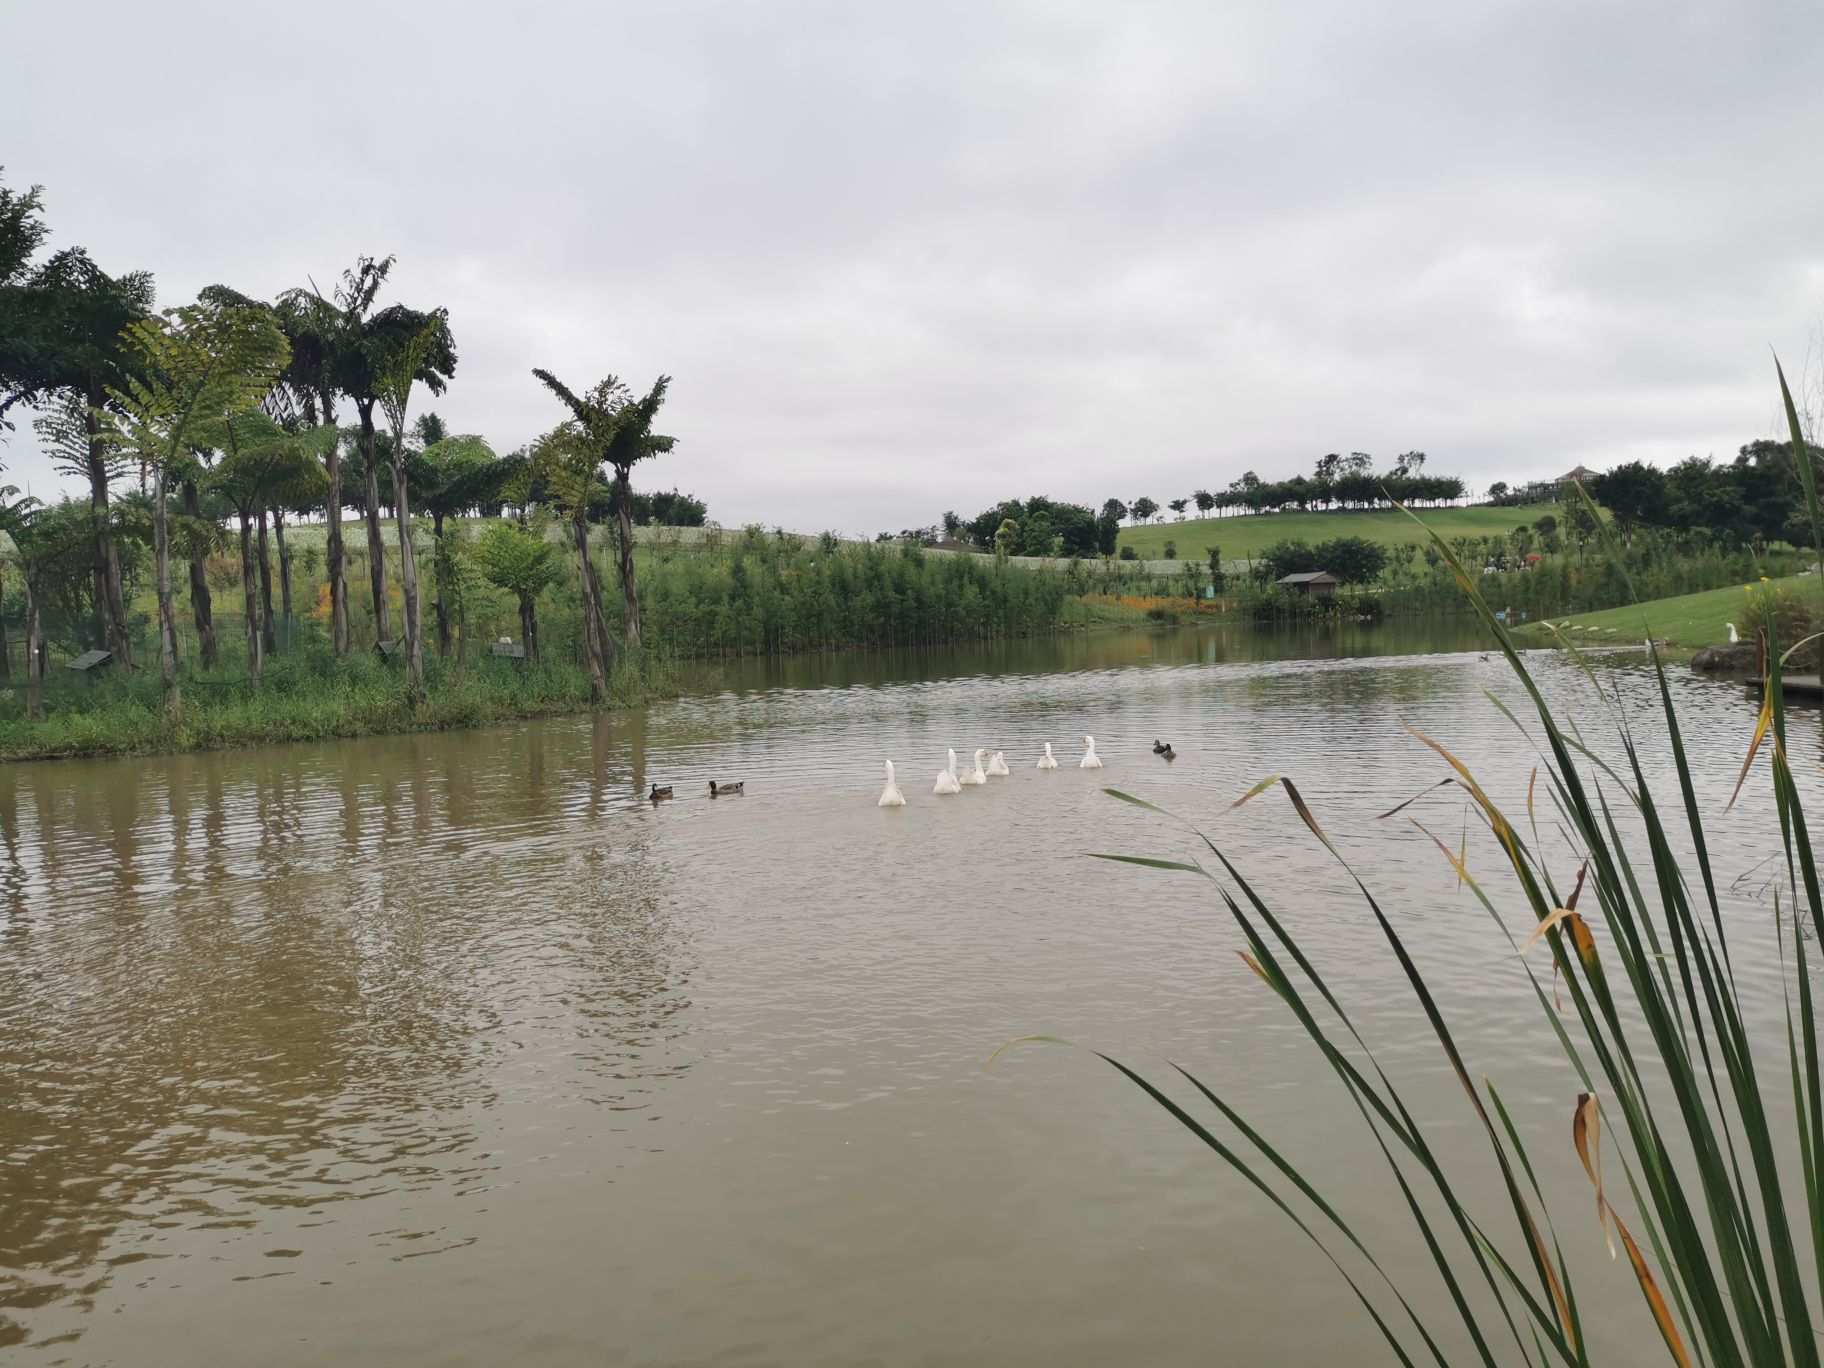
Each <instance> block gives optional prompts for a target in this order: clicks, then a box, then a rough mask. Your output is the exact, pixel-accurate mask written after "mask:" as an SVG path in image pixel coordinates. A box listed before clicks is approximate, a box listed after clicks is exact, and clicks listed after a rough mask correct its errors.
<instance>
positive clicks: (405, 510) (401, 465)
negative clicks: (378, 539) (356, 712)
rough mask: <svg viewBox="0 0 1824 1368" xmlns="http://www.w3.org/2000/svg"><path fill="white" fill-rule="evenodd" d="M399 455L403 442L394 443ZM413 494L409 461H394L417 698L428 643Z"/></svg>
mask: <svg viewBox="0 0 1824 1368" xmlns="http://www.w3.org/2000/svg"><path fill="white" fill-rule="evenodd" d="M393 445H394V450H395V453H397V452H398V451H400V450H402V449H403V445H404V444H403V443H402V442H398V441H395V442H394V444H393ZM410 496H411V491H410V490H409V489H408V488H406V474H405V462H404V461H402V460H398V459H395V460H394V461H393V517H394V519H395V520H396V521H397V523H398V525H399V584H400V588H401V590H402V591H403V594H402V596H403V598H404V600H405V681H406V688H407V689H408V690H409V691H410V693H411V696H412V697H413V698H414V699H418V698H422V697H424V643H423V641H421V640H420V636H421V633H420V632H419V630H418V556H417V554H416V553H415V552H414V551H413V550H412V506H411V497H410Z"/></svg>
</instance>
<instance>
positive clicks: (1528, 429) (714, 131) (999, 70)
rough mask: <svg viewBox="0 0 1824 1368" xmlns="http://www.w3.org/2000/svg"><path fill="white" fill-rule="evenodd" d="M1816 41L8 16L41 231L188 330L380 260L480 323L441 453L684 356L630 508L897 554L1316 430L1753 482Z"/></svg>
mask: <svg viewBox="0 0 1824 1368" xmlns="http://www.w3.org/2000/svg"><path fill="white" fill-rule="evenodd" d="M77 33H85V34H91V35H95V36H96V38H97V40H98V41H97V42H96V43H95V44H94V45H93V46H91V47H86V48H85V49H84V64H85V71H84V79H83V80H82V82H81V90H82V97H81V98H74V97H73V96H72V89H73V87H72V80H71V75H70V72H69V69H68V65H69V63H68V60H66V59H67V55H68V54H69V53H70V52H71V51H73V48H72V35H74V34H77ZM1820 38H1824V14H1821V13H1820V12H1819V11H1818V10H1817V9H1816V7H1815V6H1813V5H1809V4H1799V3H1792V4H1786V3H1777V4H1776V3H1766V4H1759V5H1745V4H1721V3H1718V4H1705V3H1689V4H1683V5H1675V6H1665V5H1647V4H1633V3H1594V4H1592V3H1587V2H1586V3H1577V4H1568V3H1566V4H1538V3H1489V4H1468V3H1451V4H1444V3H1437V4H1433V3H1407V4H1397V5H1396V4H1379V5H1364V4H1360V3H1348V4H1345V3H1310V4H1302V5H1276V4H1265V3H1261V4H1252V5H1245V6H1242V5H1228V6H1207V5H1192V4H1177V5H1163V4H1150V5H1149V4H1140V5H1123V6H1108V5H1103V4H1097V5H1089V4H1082V5H1074V6H1073V5H1052V4H1046V5H1039V4H1030V5H1029V4H974V5H965V4H938V5H921V6H891V7H889V6H861V5H854V4H838V3H828V4H775V5H768V6H731V5H725V4H708V3H703V4H683V5H658V4H651V5H616V4H610V5H600V4H581V3H561V2H554V3H548V4H542V5H537V6H526V7H523V8H518V9H513V8H509V7H504V6H490V7H473V8H469V9H460V10H459V9H456V8H454V7H449V6H435V7H433V6H428V5H425V6H405V5H392V6H389V5H382V4H373V3H368V4H362V5H346V4H338V3H326V4H323V5H319V6H313V7H307V8H305V9H301V10H300V9H295V8H291V9H279V8H276V7H267V6H232V7H218V6H213V5H201V4H193V3H175V4H172V5H169V6H164V7H158V8H156V9H153V8H151V7H145V6H130V5H126V4H101V3H94V4H88V5H82V4H77V5H66V6H61V7H57V8H55V9H53V8H51V7H48V6H33V7H30V8H29V10H28V9H25V8H16V9H13V10H9V11H8V12H7V13H6V14H4V15H3V16H0V51H4V52H6V53H8V54H10V57H9V64H10V70H9V72H8V79H7V81H6V82H5V83H4V86H3V87H0V121H3V126H4V127H5V128H6V129H7V130H8V136H7V138H6V140H5V152H4V160H5V162H6V166H7V176H8V179H9V181H10V182H11V183H13V184H20V183H25V182H30V181H41V182H43V183H44V184H45V185H46V187H47V191H48V198H49V208H50V213H49V217H50V221H51V223H52V226H53V228H54V230H55V232H56V234H57V237H56V241H57V242H60V243H65V242H80V243H83V244H85V245H88V246H90V247H91V248H92V249H93V250H94V251H95V252H96V253H97V255H98V257H99V258H100V259H101V260H102V261H103V262H104V263H105V264H107V265H109V266H111V267H113V268H118V269H125V268H127V267H130V266H142V265H143V266H146V267H149V268H151V269H153V270H154V271H155V272H156V273H157V274H158V277H159V284H160V294H161V299H163V300H164V301H166V302H176V301H178V300H180V299H182V298H185V297H188V296H189V295H190V294H191V293H193V292H194V290H195V289H196V288H198V287H199V286H201V285H203V284H207V283H209V282H210V281H213V280H223V281H226V282H229V283H232V284H235V285H236V286H237V287H239V288H241V289H244V290H247V291H249V292H252V293H259V294H267V295H270V294H272V293H275V292H276V291H278V290H279V289H282V288H284V287H286V286H288V285H291V284H294V283H297V282H298V281H300V280H302V279H303V278H304V276H305V275H306V273H311V274H314V275H315V276H316V278H317V279H318V280H319V281H320V282H323V283H325V284H327V283H328V278H329V277H331V276H333V275H334V274H335V272H336V271H338V270H339V269H340V268H341V267H342V266H343V265H345V264H347V263H348V262H349V261H350V260H352V259H353V257H354V256H355V255H356V254H357V253H359V252H363V251H367V252H387V251H391V252H397V253H398V254H399V256H400V267H399V270H398V272H397V274H396V276H395V282H394V288H393V290H392V291H391V297H394V298H398V299H402V300H406V301H410V302H414V303H420V304H424V303H445V304H447V305H449V307H450V308H451V310H452V314H453V317H454V324H455V328H456V331H457V336H458V342H459V345H460V349H461V353H462V362H461V367H460V369H459V371H458V374H457V378H456V383H455V385H454V387H453V388H452V390H451V393H450V394H449V395H448V396H447V397H446V399H444V400H442V401H439V402H438V405H437V406H438V408H439V410H440V411H441V412H443V413H444V415H445V416H446V418H447V419H448V420H449V421H450V422H451V423H452V425H453V426H455V427H457V428H459V429H464V430H475V431H480V432H483V433H485V434H487V435H488V436H489V437H490V438H491V439H492V440H493V441H494V442H495V443H496V444H497V445H498V446H500V447H501V448H503V449H507V448H511V447H513V446H515V445H517V444H519V443H520V442H522V441H525V440H527V439H529V438H531V437H532V436H534V435H535V434H536V433H537V432H538V431H539V430H540V429H541V428H543V427H545V426H548V425H549V424H550V423H551V422H552V421H554V420H555V418H556V417H557V414H556V412H555V410H554V407H553V405H552V404H551V403H550V402H548V400H547V398H546V396H545V395H544V394H543V393H542V391H541V390H540V389H539V388H538V386H537V385H536V383H535V382H534V381H533V380H532V379H531V377H530V375H529V374H528V372H529V369H530V367H531V366H533V365H548V366H550V367H551V368H553V369H554V370H556V371H557V372H558V373H560V374H562V375H566V376H570V377H573V378H575V379H577V380H578V381H587V380H589V379H591V378H594V377H595V376H597V375H599V374H600V373H602V372H604V371H608V370H613V371H616V372H619V373H621V374H623V375H626V376H628V377H629V378H630V379H632V380H635V381H636V382H643V381H646V380H649V379H650V378H651V377H652V376H653V375H656V374H658V373H659V372H661V371H664V372H668V373H671V374H672V375H674V376H675V377H676V379H675V385H674V390H673V399H672V402H671V404H670V406H669V407H668V409H667V411H666V415H665V426H666V428H667V429H668V430H670V431H672V432H675V433H676V434H677V435H678V436H679V437H680V438H681V439H682V445H681V446H680V448H679V451H678V452H677V454H676V456H675V457H673V458H671V459H669V460H667V461H666V462H664V463H663V465H662V467H661V468H659V469H656V470H655V471H653V472H652V475H651V477H650V478H656V479H658V480H659V481H661V482H662V483H665V484H670V483H673V482H675V483H678V484H680V485H682V486H683V487H685V488H689V489H694V490H696V491H698V492H699V493H702V494H704V495H706V496H707V497H708V498H709V500H710V502H711V506H712V511H713V512H714V513H715V514H716V515H718V516H719V517H721V518H722V519H724V520H725V521H731V522H739V521H745V520H749V519H752V520H756V521H762V522H766V523H769V524H770V523H783V524H786V525H788V526H797V527H806V528H816V527H822V526H825V525H834V526H838V527H842V528H845V529H851V530H858V531H859V530H869V531H872V530H878V529H879V528H883V527H894V528H897V527H900V526H903V525H906V524H909V523H919V522H928V521H931V520H934V519H935V518H936V517H937V515H938V514H939V513H940V512H942V510H943V509H944V508H946V507H957V508H961V509H964V510H966V511H967V510H973V509H974V508H976V507H979V506H980V505H982V504H983V503H985V502H986V501H988V500H990V499H993V498H996V497H1001V496H1004V495H1011V494H1026V493H1030V492H1034V491H1039V490H1043V491H1046V492H1050V493H1053V494H1056V495H1059V496H1064V497H1073V498H1077V499H1081V500H1084V501H1092V502H1099V501H1100V500H1101V499H1102V498H1104V497H1106V496H1107V495H1109V494H1120V495H1122V496H1125V497H1131V496H1133V495H1136V494H1139V493H1142V492H1150V493H1152V494H1154V496H1155V497H1168V496H1171V495H1172V494H1174V493H1175V492H1182V491H1188V490H1189V489H1191V488H1193V487H1195V486H1198V485H1211V486H1215V485H1220V484H1225V483H1227V482H1228V481H1229V480H1230V479H1232V478H1234V477H1235V476H1236V475H1238V474H1239V473H1240V472H1241V471H1242V470H1244V469H1247V468H1253V469H1257V470H1259V471H1261V472H1263V473H1277V472H1290V471H1292V470H1295V469H1305V468H1307V467H1308V466H1309V464H1310V462H1311V461H1312V460H1313V459H1314V458H1315V457H1316V456H1317V455H1318V454H1320V453H1321V452H1323V451H1326V450H1332V449H1345V450H1347V449H1362V450H1368V451H1373V452H1376V453H1381V454H1392V453H1394V452H1397V451H1400V450H1404V449H1407V448H1410V447H1421V448H1424V449H1425V450H1427V451H1429V452H1430V453H1432V458H1433V463H1434V465H1436V466H1438V467H1440V468H1442V469H1447V470H1452V471H1457V472H1460V473H1462V474H1464V475H1465V476H1466V477H1468V478H1469V479H1470V480H1471V481H1472V482H1485V481H1487V480H1490V479H1495V478H1507V479H1513V478H1516V477H1520V476H1526V475H1532V474H1549V473H1555V472H1556V471H1557V470H1560V469H1563V468H1564V467H1566V466H1568V465H1571V464H1574V463H1576V462H1579V461H1581V462H1583V463H1585V464H1589V465H1592V466H1601V465H1605V464H1608V463H1610V462H1612V461H1615V460H1619V459H1627V458H1630V457H1633V456H1636V455H1641V456H1646V457H1648V458H1650V459H1656V460H1674V459H1677V458H1678V457H1680V456H1682V455H1684V454H1686V453H1687V452H1688V451H1693V450H1696V451H1714V452H1717V453H1719V454H1722V453H1727V452H1729V451H1731V450H1733V449H1734V447H1735V446H1736V445H1738V444H1739V443H1740V442H1742V441H1745V440H1748V439H1750V438H1752V437H1754V436H1757V435H1761V434H1762V433H1764V432H1766V431H1768V430H1769V429H1770V425H1771V423H1772V420H1773V416H1774V411H1773V406H1772V404H1771V402H1770V395H1769V393H1768V383H1769V378H1770V369H1771V368H1770V365H1769V363H1768V353H1767V348H1768V347H1769V346H1770V345H1774V346H1778V347H1779V348H1780V349H1781V351H1782V352H1783V353H1784V354H1787V355H1789V356H1794V357H1799V356H1803V354H1804V352H1805V348H1806V345H1807V342H1808V340H1809V338H1810V337H1811V335H1812V328H1813V326H1814V322H1815V320H1816V319H1817V318H1818V316H1819V314H1820V308H1821V306H1824V232H1821V230H1824V212H1821V211H1820V209H1819V206H1818V202H1817V199H1816V196H1815V194H1813V193H1812V192H1811V191H1810V190H1809V188H1808V187H1807V185H1806V184H1805V181H1806V178H1807V175H1808V167H1807V155H1806V153H1807V147H1806V141H1805V140H1806V137H1807V136H1808V133H1809V130H1811V129H1814V128H1816V127H1818V126H1820V122H1821V120H1820V117H1819V116H1820V115H1821V114H1824V91H1820V89H1819V87H1818V83H1817V82H1816V80H1815V77H1814V73H1813V71H1812V70H1811V66H1812V64H1813V59H1814V56H1815V53H1816V52H1817V51H1818V45H1819V39H1820ZM34 54H40V55H34ZM29 447H30V443H29V438H25V439H20V438H15V440H14V441H13V443H12V444H11V446H10V448H8V449H7V451H6V452H5V456H4V459H5V460H6V461H7V462H8V463H9V465H10V466H11V467H12V470H11V471H10V473H9V478H11V479H14V480H18V479H19V478H20V477H21V476H22V475H33V474H34V470H36V475H35V478H36V479H39V480H42V479H43V475H42V467H41V466H37V467H34V462H35V460H36V457H35V456H34V454H33V453H32V452H31V451H30V449H29Z"/></svg>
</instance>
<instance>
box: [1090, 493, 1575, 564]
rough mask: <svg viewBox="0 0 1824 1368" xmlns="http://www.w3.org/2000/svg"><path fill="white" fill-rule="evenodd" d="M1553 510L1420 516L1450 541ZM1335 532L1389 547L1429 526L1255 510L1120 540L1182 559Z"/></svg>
mask: <svg viewBox="0 0 1824 1368" xmlns="http://www.w3.org/2000/svg"><path fill="white" fill-rule="evenodd" d="M1548 513H1549V514H1551V515H1552V516H1553V517H1555V518H1557V519H1558V521H1559V522H1560V523H1563V521H1564V509H1563V508H1562V507H1561V506H1560V505H1558V504H1549V503H1547V504H1519V505H1516V506H1514V507H1512V508H1430V509H1425V510H1424V511H1423V512H1422V514H1421V516H1422V517H1423V518H1424V519H1425V527H1428V528H1434V529H1436V531H1437V534H1438V535H1439V536H1440V537H1442V538H1444V540H1445V541H1450V540H1451V539H1453V538H1455V537H1494V536H1504V535H1506V534H1507V533H1509V532H1512V531H1513V530H1514V529H1515V528H1516V527H1519V526H1520V525H1521V524H1522V523H1525V524H1526V525H1528V526H1529V527H1530V526H1531V525H1532V524H1533V523H1534V522H1535V521H1536V520H1537V519H1539V518H1542V517H1544V516H1545V515H1546V514H1548ZM1332 537H1365V538H1367V539H1368V540H1369V541H1375V542H1382V543H1384V544H1385V545H1388V546H1397V545H1403V544H1406V543H1413V544H1415V545H1418V544H1423V543H1424V542H1426V541H1428V540H1429V537H1428V536H1427V535H1426V532H1425V528H1421V527H1420V526H1419V525H1418V524H1417V523H1415V522H1413V520H1412V519H1411V518H1409V517H1407V516H1406V514H1404V513H1402V512H1400V511H1399V510H1398V509H1395V508H1373V509H1362V510H1354V509H1339V510H1336V511H1333V512H1328V513H1256V514H1250V515H1248V516H1246V517H1240V518H1192V519H1187V520H1186V521H1184V522H1171V521H1169V520H1168V521H1166V522H1162V523H1148V524H1147V525H1146V526H1144V527H1124V528H1122V529H1121V540H1120V543H1119V545H1121V546H1131V547H1133V548H1134V550H1135V552H1136V553H1138V555H1139V556H1140V558H1141V559H1142V560H1152V559H1155V558H1157V557H1160V556H1163V555H1164V554H1165V544H1166V542H1168V541H1170V542H1175V543H1176V544H1177V547H1178V559H1180V560H1201V559H1203V557H1204V554H1205V552H1204V548H1205V547H1209V546H1219V547H1221V548H1222V558H1223V559H1224V560H1225V561H1234V560H1245V559H1246V558H1247V557H1249V556H1250V555H1259V554H1260V553H1261V552H1262V551H1264V550H1266V549H1267V548H1268V547H1269V546H1271V545H1273V544H1274V543H1275V542H1280V541H1286V540H1294V541H1307V542H1320V541H1328V540H1330V538H1332Z"/></svg>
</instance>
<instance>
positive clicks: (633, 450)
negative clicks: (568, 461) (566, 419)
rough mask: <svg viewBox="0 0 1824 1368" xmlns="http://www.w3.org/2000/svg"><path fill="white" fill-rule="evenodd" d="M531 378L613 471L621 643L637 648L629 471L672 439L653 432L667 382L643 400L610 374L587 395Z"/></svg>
mask: <svg viewBox="0 0 1824 1368" xmlns="http://www.w3.org/2000/svg"><path fill="white" fill-rule="evenodd" d="M532 374H534V375H536V376H537V377H538V378H539V379H540V380H542V381H544V383H545V385H546V387H547V388H549V389H550V391H551V392H552V393H553V394H555V395H556V396H557V397H558V398H559V399H561V400H563V401H564V404H565V406H566V407H568V408H569V410H570V412H571V414H572V415H573V421H574V423H575V426H576V429H577V436H578V438H579V440H580V441H581V442H582V444H583V448H584V450H585V452H587V453H593V454H594V459H595V464H596V465H597V466H598V467H599V466H601V465H603V464H607V465H609V466H612V467H613V468H614V481H613V484H612V485H611V486H610V498H611V500H612V505H613V510H614V522H615V534H616V535H615V541H616V550H617V552H618V553H619V556H620V569H621V595H622V598H623V600H624V609H625V611H624V625H623V638H624V640H625V641H626V643H627V645H628V646H630V647H633V648H634V649H636V650H637V649H638V648H639V645H640V591H639V586H638V584H637V583H636V582H635V579H634V570H633V486H632V483H631V480H632V474H633V467H634V466H635V465H636V464H637V463H638V462H640V461H644V460H647V459H649V458H650V457H653V456H658V455H662V454H663V453H665V452H668V451H670V450H671V449H672V448H673V447H674V446H675V445H676V444H677V442H676V439H675V438H672V437H666V436H664V435H663V434H660V433H656V432H654V431H653V430H652V424H653V422H654V420H655V419H656V418H657V417H658V414H659V409H660V408H661V407H662V406H663V405H664V403H665V393H666V391H667V390H668V389H670V388H671V377H670V376H669V375H661V376H660V377H659V378H658V379H657V380H656V381H655V382H654V383H653V386H652V388H651V389H650V390H648V391H647V392H646V394H645V395H644V396H643V397H642V398H638V399H636V398H634V397H633V392H632V391H631V390H629V389H628V388H627V387H626V386H625V385H623V384H622V383H621V382H620V380H618V379H617V378H616V377H614V376H612V375H610V376H608V377H607V378H606V379H604V380H603V381H602V382H601V383H600V384H598V385H596V386H595V387H594V388H593V389H591V390H590V391H589V392H588V393H587V394H584V395H581V396H578V395H577V394H574V393H573V392H571V391H570V390H569V389H568V388H566V387H565V386H564V385H563V383H562V382H561V381H559V380H558V379H557V377H556V376H554V375H552V374H551V372H550V371H547V370H534V371H533V372H532Z"/></svg>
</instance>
